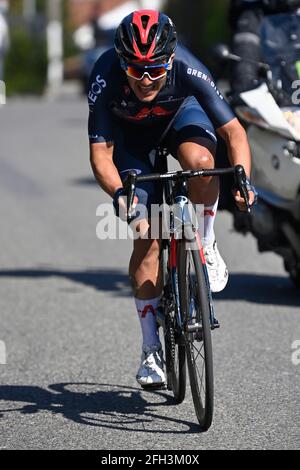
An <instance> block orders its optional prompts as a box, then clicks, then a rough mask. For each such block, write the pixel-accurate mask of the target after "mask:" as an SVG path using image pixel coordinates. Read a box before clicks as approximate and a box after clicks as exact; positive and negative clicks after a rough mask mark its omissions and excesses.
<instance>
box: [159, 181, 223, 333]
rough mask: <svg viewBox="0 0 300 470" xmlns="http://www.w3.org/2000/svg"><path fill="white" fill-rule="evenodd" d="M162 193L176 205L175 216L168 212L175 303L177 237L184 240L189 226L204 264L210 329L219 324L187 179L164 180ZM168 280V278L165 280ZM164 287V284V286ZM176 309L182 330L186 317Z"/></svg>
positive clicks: (176, 290)
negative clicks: (192, 214) (193, 214)
mask: <svg viewBox="0 0 300 470" xmlns="http://www.w3.org/2000/svg"><path fill="white" fill-rule="evenodd" d="M164 193H165V200H166V203H167V204H168V205H169V206H171V207H174V206H175V207H176V209H177V210H176V216H175V214H174V212H173V211H171V212H170V239H169V241H168V245H169V247H168V248H169V270H170V273H169V275H170V277H171V284H172V288H173V289H172V290H173V293H174V295H175V298H176V302H175V305H177V306H180V301H179V291H178V274H177V244H178V238H180V239H182V240H184V239H185V234H186V232H187V230H186V228H187V227H189V228H190V229H191V230H190V233H193V240H189V242H191V243H196V245H197V249H198V250H199V252H200V258H201V261H202V264H203V265H204V266H205V268H204V272H205V281H206V284H207V286H208V291H209V304H210V323H211V329H215V328H216V327H218V326H219V324H218V322H217V321H216V319H215V314H214V308H213V302H212V295H211V290H210V287H209V278H208V271H207V268H206V260H205V257H204V253H203V247H202V242H201V237H200V235H199V233H198V232H197V230H196V227H195V226H194V224H193V221H192V218H191V214H190V204H191V203H190V200H189V199H188V190H187V180H186V179H183V180H179V181H177V182H176V183H175V184H173V185H172V183H170V182H165V185H164ZM175 218H176V219H177V224H176V225H177V226H175ZM167 282H168V280H167ZM164 287H165V286H164ZM177 310H178V311H176V317H177V325H178V326H179V327H180V329H181V330H182V331H184V330H185V328H186V323H187V319H186V318H183V317H182V312H181V310H180V307H179V308H178V309H177Z"/></svg>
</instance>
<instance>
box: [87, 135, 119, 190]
mask: <svg viewBox="0 0 300 470" xmlns="http://www.w3.org/2000/svg"><path fill="white" fill-rule="evenodd" d="M113 149H114V146H113V143H112V142H101V143H94V144H90V161H91V166H92V169H93V172H94V175H95V178H96V180H97V182H98V183H99V185H100V186H101V188H102V189H103V190H104V191H105V192H106V193H107V194H109V195H110V196H111V197H113V196H114V194H115V192H116V190H117V189H119V188H121V187H122V186H123V183H122V181H121V178H120V176H119V173H118V170H117V168H116V166H115V164H114V162H113Z"/></svg>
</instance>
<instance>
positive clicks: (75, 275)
mask: <svg viewBox="0 0 300 470" xmlns="http://www.w3.org/2000/svg"><path fill="white" fill-rule="evenodd" d="M1 277H13V278H19V279H23V278H25V279H26V278H29V279H30V278H32V279H39V278H48V277H49V278H50V277H63V278H65V279H68V280H70V281H73V282H75V283H79V284H83V285H85V286H88V287H93V288H94V289H96V290H101V291H108V292H114V293H116V295H119V296H124V297H126V296H130V295H131V287H130V284H129V279H128V275H127V273H125V272H122V271H119V270H114V269H103V270H97V269H94V270H93V269H89V270H86V271H63V270H58V269H15V270H14V269H12V270H10V269H8V270H2V271H0V278H1Z"/></svg>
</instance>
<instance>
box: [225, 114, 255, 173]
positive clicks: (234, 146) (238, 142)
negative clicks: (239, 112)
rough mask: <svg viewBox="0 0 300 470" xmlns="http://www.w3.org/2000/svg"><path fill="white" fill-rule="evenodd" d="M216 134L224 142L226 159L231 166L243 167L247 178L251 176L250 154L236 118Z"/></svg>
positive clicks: (241, 127) (246, 140) (245, 137)
mask: <svg viewBox="0 0 300 470" xmlns="http://www.w3.org/2000/svg"><path fill="white" fill-rule="evenodd" d="M217 132H218V134H219V135H220V136H221V137H222V138H223V139H224V140H225V142H226V144H227V149H228V157H229V160H230V163H231V165H232V166H235V165H243V167H244V169H245V172H246V175H247V177H248V178H249V179H250V175H251V152H250V147H249V144H248V139H247V134H246V131H245V129H244V128H243V126H242V125H241V124H240V122H239V121H238V119H237V118H235V119H232V120H231V121H230V122H228V123H227V124H225V125H223V126H221V127H219V128H218V129H217Z"/></svg>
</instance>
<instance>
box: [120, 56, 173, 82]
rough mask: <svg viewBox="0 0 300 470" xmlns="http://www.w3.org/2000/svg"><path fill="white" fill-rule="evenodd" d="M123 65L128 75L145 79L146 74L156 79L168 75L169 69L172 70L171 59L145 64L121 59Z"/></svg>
mask: <svg viewBox="0 0 300 470" xmlns="http://www.w3.org/2000/svg"><path fill="white" fill-rule="evenodd" d="M121 67H122V69H123V70H125V72H126V75H128V77H132V78H134V79H135V80H143V78H144V77H145V75H147V76H148V78H149V79H150V80H152V81H155V80H158V79H159V78H162V77H164V76H165V75H167V72H168V70H171V67H172V65H171V60H169V62H167V63H166V64H159V65H144V66H139V65H136V64H127V62H125V61H124V60H121Z"/></svg>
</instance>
